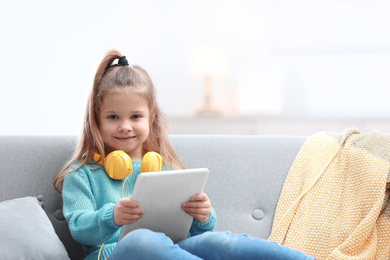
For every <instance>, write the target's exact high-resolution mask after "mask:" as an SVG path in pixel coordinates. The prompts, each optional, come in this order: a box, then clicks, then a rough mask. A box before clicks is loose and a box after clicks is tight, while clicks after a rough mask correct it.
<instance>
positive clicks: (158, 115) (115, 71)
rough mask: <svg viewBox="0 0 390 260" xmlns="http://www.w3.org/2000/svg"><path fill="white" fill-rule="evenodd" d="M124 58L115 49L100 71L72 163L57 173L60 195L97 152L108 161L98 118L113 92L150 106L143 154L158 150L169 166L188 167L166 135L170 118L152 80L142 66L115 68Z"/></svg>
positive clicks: (70, 161)
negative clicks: (136, 97) (68, 177)
mask: <svg viewBox="0 0 390 260" xmlns="http://www.w3.org/2000/svg"><path fill="white" fill-rule="evenodd" d="M121 57H122V54H121V53H120V52H119V51H117V50H111V51H109V52H108V53H107V54H106V55H105V57H104V58H103V60H102V61H101V63H100V65H99V67H98V69H97V72H96V74H95V78H94V82H93V87H92V91H91V93H90V96H89V99H88V103H87V107H86V111H85V118H84V125H83V127H82V132H81V135H80V137H79V140H78V144H77V147H76V150H75V152H74V154H73V156H72V158H71V159H70V160H69V162H68V163H67V164H66V165H65V167H64V168H63V169H62V170H61V171H60V172H59V173H57V175H56V176H55V178H54V180H53V186H54V188H55V189H56V190H57V191H58V192H59V193H61V190H62V184H63V182H64V178H65V176H66V175H67V174H69V173H71V172H73V171H75V170H77V169H79V168H80V167H82V166H83V165H84V164H86V163H88V162H90V161H91V160H92V157H93V155H94V154H95V153H96V152H97V153H99V154H100V155H101V156H102V159H103V160H104V158H105V156H106V154H105V148H104V143H103V139H102V137H101V134H100V131H99V121H98V115H99V112H100V108H101V105H102V102H103V99H104V97H105V96H106V95H107V94H109V93H112V92H113V91H130V93H133V94H135V95H140V96H141V97H143V98H144V99H145V100H146V102H147V104H148V106H149V110H150V119H149V120H150V124H149V125H150V131H149V136H148V138H147V139H146V141H145V142H144V144H143V147H142V148H143V153H144V154H145V153H146V152H149V151H155V152H157V153H159V154H161V155H162V156H163V158H164V164H165V165H166V166H167V167H169V168H173V169H179V168H184V165H183V164H182V163H181V161H180V159H179V158H178V157H177V155H176V153H175V152H174V150H173V149H172V147H171V145H170V143H169V140H168V135H167V132H166V128H167V127H166V124H167V119H166V116H165V115H164V114H163V113H162V112H161V110H160V108H159V106H158V104H157V101H156V93H155V92H156V91H155V88H154V85H153V82H152V80H151V79H150V77H149V75H148V73H147V72H146V71H145V70H144V69H142V68H141V67H140V66H137V65H131V66H115V65H114V66H113V62H114V61H115V60H116V59H119V58H121ZM75 161H80V162H81V163H80V164H79V165H78V166H77V168H75V169H72V170H70V169H69V167H70V166H71V165H72V164H73V163H74V162H75Z"/></svg>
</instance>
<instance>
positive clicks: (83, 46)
mask: <svg viewBox="0 0 390 260" xmlns="http://www.w3.org/2000/svg"><path fill="white" fill-rule="evenodd" d="M389 11H390V2H389V1H385V0H381V1H379V0H359V1H355V0H337V1H336V0H330V1H321V0H310V1H309V0H306V1H303V0H294V1H288V0H240V1H238V0H237V1H232V0H200V1H199V0H164V1H159V0H144V1H133V0H130V1H124V0H123V1H111V2H107V1H102V0H95V1H91V0H86V1H75V0H71V1H49V0H41V1H38V0H29V1H27V0H20V1H4V0H1V1H0V27H1V38H2V41H1V43H0V44H1V48H0V56H1V61H0V71H1V76H2V77H1V78H2V81H1V86H0V88H1V96H2V99H1V100H2V101H1V102H0V116H1V128H0V134H34V135H35V134H78V133H79V130H80V126H81V123H82V118H83V113H84V107H85V102H86V98H87V93H88V91H89V88H90V87H91V83H92V78H93V74H94V73H95V70H96V68H97V66H98V64H99V62H100V60H101V58H102V57H103V55H104V53H105V52H106V51H107V50H109V49H111V48H117V49H119V50H120V51H121V52H122V53H123V54H124V55H126V56H127V57H128V59H129V61H130V63H132V64H138V65H141V66H142V67H144V68H145V69H146V70H147V71H148V72H149V73H150V75H151V77H152V79H153V81H154V83H155V85H156V87H157V90H158V99H159V102H160V105H161V107H162V110H163V111H164V112H165V113H166V114H167V115H168V116H170V117H171V118H177V117H180V118H188V117H194V116H196V115H197V112H198V111H199V110H200V109H201V107H202V105H203V79H202V78H201V77H196V76H194V75H192V74H191V73H190V67H191V64H189V63H190V55H191V52H192V51H193V50H194V48H197V47H199V46H214V47H217V48H219V49H220V50H221V51H223V52H224V53H225V54H226V57H227V59H226V63H227V64H226V68H227V70H226V72H225V73H224V75H220V76H219V77H215V78H212V92H211V94H212V102H213V105H214V106H215V108H216V109H217V110H218V111H219V115H220V116H221V117H228V118H229V117H234V118H237V117H248V116H256V117H261V116H266V117H270V116H271V117H282V118H283V117H304V118H322V117H326V118H361V117H364V118H385V119H387V118H390V102H388V100H389V97H390V77H389V72H390V33H389V32H390V16H389V15H388V14H389ZM270 131H271V132H272V130H270Z"/></svg>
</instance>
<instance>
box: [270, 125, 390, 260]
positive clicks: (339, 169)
mask: <svg viewBox="0 0 390 260" xmlns="http://www.w3.org/2000/svg"><path fill="white" fill-rule="evenodd" d="M389 170H390V135H388V134H382V133H380V132H378V131H371V132H370V133H366V134H363V133H360V132H359V131H358V130H355V129H347V130H346V131H345V132H344V133H343V134H334V133H333V134H332V133H318V134H315V135H313V136H311V137H310V138H308V140H307V141H306V142H305V143H304V145H303V146H302V147H301V149H300V151H299V152H298V154H297V156H296V158H295V160H294V162H293V164H292V166H291V168H290V171H289V173H288V175H287V177H286V181H285V184H284V186H283V189H282V193H281V196H280V198H279V201H278V205H277V208H276V212H275V217H274V223H273V227H272V233H271V236H270V237H269V240H272V241H275V242H278V243H280V244H283V245H286V246H288V247H291V248H294V249H297V250H300V251H303V252H305V253H306V254H309V255H314V256H317V259H354V260H357V259H362V260H363V259H364V260H368V259H390V206H387V205H388V202H389V191H388V188H390V185H389Z"/></svg>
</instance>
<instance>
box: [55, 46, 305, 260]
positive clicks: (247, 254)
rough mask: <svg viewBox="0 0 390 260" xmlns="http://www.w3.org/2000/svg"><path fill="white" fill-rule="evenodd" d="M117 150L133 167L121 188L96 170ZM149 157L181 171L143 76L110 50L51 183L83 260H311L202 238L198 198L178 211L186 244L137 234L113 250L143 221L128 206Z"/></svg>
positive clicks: (228, 238) (206, 218) (226, 236)
mask: <svg viewBox="0 0 390 260" xmlns="http://www.w3.org/2000/svg"><path fill="white" fill-rule="evenodd" d="M115 60H118V62H117V64H114V61H115ZM116 150H123V151H124V152H125V153H126V154H128V155H129V156H130V158H131V159H132V169H133V171H132V173H131V175H130V176H129V177H128V179H127V181H126V182H125V181H124V180H117V179H113V178H110V177H109V176H108V175H107V173H106V170H107V172H108V169H107V168H105V167H104V166H102V165H101V162H102V161H104V160H105V158H106V156H107V155H108V154H109V153H111V152H113V151H116ZM149 151H155V152H157V153H160V154H161V155H162V156H163V158H164V166H165V167H166V168H169V169H179V168H184V165H183V164H182V163H181V162H180V160H179V158H178V157H177V155H176V154H175V152H174V151H173V149H172V147H171V145H170V144H169V141H168V137H167V133H166V127H165V116H164V115H163V113H162V112H161V111H160V109H159V107H158V104H157V102H156V97H155V89H154V86H153V83H152V81H151V79H150V77H149V75H148V74H147V72H146V71H145V70H143V69H142V68H141V67H139V66H129V64H128V62H127V60H126V58H125V56H122V54H121V53H119V52H118V51H116V50H112V51H110V52H108V53H107V54H106V56H105V57H104V59H103V60H102V62H101V63H100V65H99V67H98V70H97V72H96V75H95V79H94V84H93V88H92V92H91V94H90V97H89V100H88V105H87V110H86V115H85V121H84V126H83V131H82V134H81V136H80V139H79V143H78V147H77V149H76V151H75V153H74V155H73V158H72V159H71V160H70V162H69V163H68V164H67V165H66V166H65V167H64V168H63V169H62V170H61V171H60V172H59V173H58V174H57V175H56V177H55V179H54V187H55V188H56V190H57V191H58V192H60V193H61V192H62V197H63V212H64V216H65V218H66V220H67V221H68V225H69V229H70V232H71V234H72V236H73V238H74V239H75V240H76V241H78V242H79V243H81V244H82V246H83V250H84V253H85V255H86V258H85V259H98V257H100V258H101V259H105V258H106V257H108V259H109V260H116V259H181V260H182V259H247V258H251V259H252V258H256V259H311V258H310V257H307V256H305V255H304V254H303V253H301V252H297V251H294V250H291V249H289V248H287V247H283V246H280V245H278V244H276V243H273V242H268V241H264V240H261V239H254V238H250V237H248V236H245V235H244V236H237V235H233V234H230V233H228V232H208V231H212V230H213V229H214V226H215V223H216V215H215V212H214V210H213V208H212V207H211V203H210V200H209V198H208V197H207V195H206V194H205V193H200V194H197V195H195V196H193V197H192V198H191V199H190V200H189V201H188V202H185V203H183V205H182V208H183V210H184V211H185V212H186V213H187V214H189V215H191V216H193V217H194V221H193V224H192V226H191V229H190V234H189V238H187V239H185V240H183V241H180V242H178V243H173V242H172V240H170V239H169V238H168V237H166V236H165V235H164V234H161V233H156V232H153V231H150V230H145V229H144V230H142V229H141V230H136V231H133V232H130V233H129V234H127V235H126V236H125V237H124V238H123V239H121V240H120V242H119V243H117V241H118V238H119V234H120V230H121V226H122V225H125V224H128V223H133V222H135V221H137V220H138V219H139V218H141V217H142V214H143V211H142V205H139V204H138V202H136V201H134V200H132V198H131V191H132V190H133V187H134V184H135V180H136V178H137V176H138V174H139V173H140V165H141V160H142V157H143V155H144V154H145V153H147V152H149ZM95 154H98V157H100V158H96V157H95ZM122 185H124V187H123V189H122ZM122 190H123V192H124V194H123V198H122V195H121V192H122ZM102 244H103V245H102Z"/></svg>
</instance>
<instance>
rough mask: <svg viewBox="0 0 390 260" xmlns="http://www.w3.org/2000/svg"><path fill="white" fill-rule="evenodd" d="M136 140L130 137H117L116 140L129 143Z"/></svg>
mask: <svg viewBox="0 0 390 260" xmlns="http://www.w3.org/2000/svg"><path fill="white" fill-rule="evenodd" d="M133 138H135V136H128V137H115V139H117V140H120V141H128V140H131V139H133Z"/></svg>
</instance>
